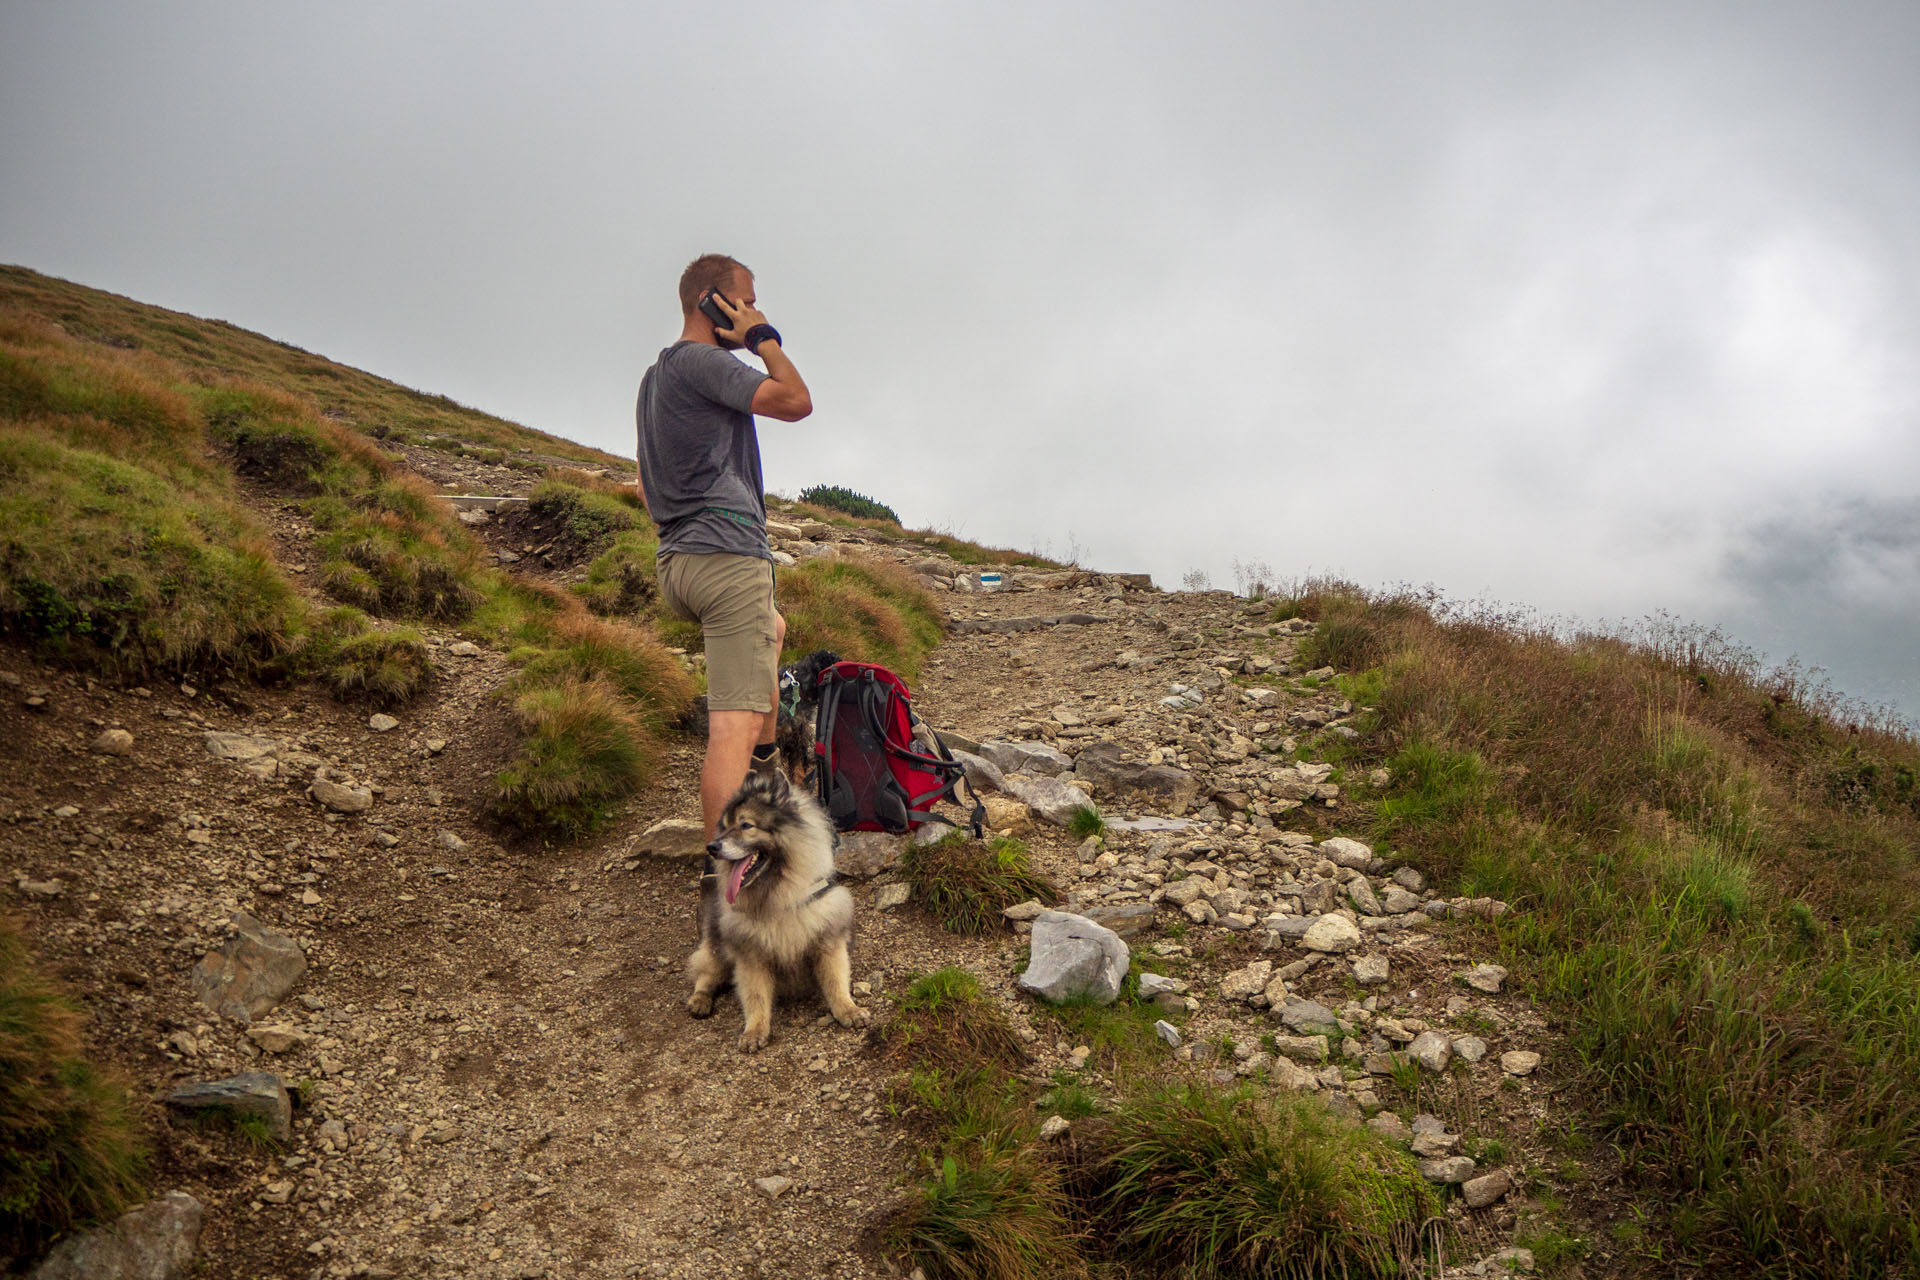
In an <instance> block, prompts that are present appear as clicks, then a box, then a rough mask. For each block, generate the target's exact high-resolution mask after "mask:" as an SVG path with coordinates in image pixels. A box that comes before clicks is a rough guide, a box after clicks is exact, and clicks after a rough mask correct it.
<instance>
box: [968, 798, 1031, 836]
mask: <svg viewBox="0 0 1920 1280" xmlns="http://www.w3.org/2000/svg"><path fill="white" fill-rule="evenodd" d="M980 803H981V804H982V805H983V806H984V807H985V808H986V811H987V825H988V826H989V827H992V828H993V829H994V830H995V831H1000V832H1004V833H1005V834H1007V835H1010V836H1023V835H1026V834H1027V833H1028V832H1030V831H1032V830H1033V810H1031V809H1029V808H1027V806H1026V805H1024V804H1021V803H1020V802H1019V801H1018V800H1015V799H1013V798H1011V797H1010V796H982V797H980Z"/></svg>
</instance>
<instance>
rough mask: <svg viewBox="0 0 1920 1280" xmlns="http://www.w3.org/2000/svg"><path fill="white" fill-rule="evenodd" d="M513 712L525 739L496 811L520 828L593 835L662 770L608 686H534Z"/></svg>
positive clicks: (579, 682)
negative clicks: (651, 772) (655, 770)
mask: <svg viewBox="0 0 1920 1280" xmlns="http://www.w3.org/2000/svg"><path fill="white" fill-rule="evenodd" d="M513 709H514V715H515V717H516V718H517V719H518V720H519V722H520V726H521V729H522V731H523V734H524V737H523V739H522V741H521V745H520V750H519V753H518V754H517V755H516V756H515V757H514V760H513V762H512V763H511V764H509V765H508V766H507V767H506V768H505V769H503V770H501V771H500V773H499V775H498V777H497V778H496V780H495V799H494V804H493V810H494V813H495V815H496V816H498V817H500V818H501V819H503V820H505V821H507V822H510V823H512V824H514V825H516V826H519V827H523V828H527V829H529V830H552V831H557V832H559V833H560V834H562V835H567V836H574V835H579V834H582V833H584V832H587V831H592V830H594V829H596V828H597V827H599V826H600V825H602V824H603V823H604V822H606V821H607V819H608V818H609V817H611V816H612V814H611V807H612V805H613V804H614V802H616V801H618V800H621V799H623V798H625V797H626V796H629V795H631V794H632V793H633V792H634V791H635V790H636V789H637V788H638V787H639V786H640V784H641V782H642V781H643V780H644V779H645V777H646V774H647V771H648V769H649V767H650V766H652V765H654V764H655V763H657V761H656V760H654V759H653V758H652V747H653V740H652V738H651V737H650V735H649V734H648V733H647V729H646V726H645V725H643V724H642V723H641V722H640V720H639V718H638V717H637V716H635V715H634V713H633V711H632V709H631V708H630V706H629V705H628V703H627V701H626V699H624V698H622V697H621V696H620V691H619V690H618V689H616V688H614V687H613V685H611V684H609V683H608V682H606V681H605V680H596V679H585V678H582V677H579V676H564V677H559V678H556V679H554V680H552V681H550V682H546V683H540V684H535V685H533V686H532V687H530V688H527V689H524V690H522V691H521V692H520V693H519V694H518V696H517V697H515V699H514V703H513Z"/></svg>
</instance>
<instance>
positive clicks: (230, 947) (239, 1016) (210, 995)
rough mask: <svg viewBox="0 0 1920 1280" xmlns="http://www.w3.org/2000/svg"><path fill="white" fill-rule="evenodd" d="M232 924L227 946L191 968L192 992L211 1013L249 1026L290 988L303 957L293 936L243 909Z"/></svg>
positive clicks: (303, 963) (304, 966) (297, 977)
mask: <svg viewBox="0 0 1920 1280" xmlns="http://www.w3.org/2000/svg"><path fill="white" fill-rule="evenodd" d="M233 926H234V928H235V929H236V930H237V931H238V932H237V934H236V935H235V936H234V937H233V938H232V939H231V940H229V941H228V943H227V945H226V946H224V947H222V948H221V949H220V950H219V951H209V952H208V953H207V954H206V955H204V956H202V957H201V959H200V963H199V964H197V965H195V966H194V970H193V990H194V995H195V996H197V997H198V998H199V1000H200V1003H201V1004H203V1005H205V1006H206V1007H207V1008H209V1009H211V1010H213V1011H214V1012H215V1013H217V1014H219V1015H221V1016H222V1017H225V1018H232V1019H233V1020H234V1021H236V1022H241V1023H247V1022H251V1021H253V1020H254V1019H255V1018H258V1017H260V1016H261V1015H263V1014H265V1013H266V1012H267V1011H268V1010H269V1009H271V1008H273V1006H275V1005H276V1004H279V1003H280V1001H281V1000H282V999H283V998H284V997H285V996H286V994H287V992H289V991H291V990H293V986H294V984H295V983H296V982H298V981H299V980H300V975H301V974H302V973H305V972H306V969H307V957H306V955H305V954H304V953H303V952H302V951H301V950H300V945H299V944H298V943H296V942H295V941H294V940H293V939H292V938H289V937H288V936H287V935H286V934H284V933H281V932H279V931H278V930H276V929H271V928H268V927H267V926H266V925H265V924H262V923H261V922H260V921H259V920H256V919H255V918H254V917H253V916H250V915H248V914H247V913H246V912H244V911H239V912H235V913H234V916H233Z"/></svg>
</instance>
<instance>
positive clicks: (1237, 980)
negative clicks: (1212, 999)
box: [1220, 960, 1273, 1000]
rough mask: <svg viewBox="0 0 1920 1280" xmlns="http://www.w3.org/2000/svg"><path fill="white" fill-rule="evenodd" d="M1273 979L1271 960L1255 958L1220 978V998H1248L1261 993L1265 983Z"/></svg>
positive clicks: (1264, 988)
mask: <svg viewBox="0 0 1920 1280" xmlns="http://www.w3.org/2000/svg"><path fill="white" fill-rule="evenodd" d="M1272 979H1273V961H1271V960H1255V961H1254V962H1253V963H1252V964H1249V965H1247V966H1246V967H1244V968H1240V969H1235V970H1234V971H1233V972H1231V973H1229V974H1227V975H1226V976H1224V977H1222V978H1221V979H1220V998H1221V999H1222V1000H1250V999H1252V998H1253V997H1254V996H1257V995H1261V994H1263V993H1264V992H1265V991H1266V989H1267V983H1268V982H1270V981H1271V980H1272Z"/></svg>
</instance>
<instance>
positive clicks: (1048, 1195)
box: [885, 1153, 1087, 1280]
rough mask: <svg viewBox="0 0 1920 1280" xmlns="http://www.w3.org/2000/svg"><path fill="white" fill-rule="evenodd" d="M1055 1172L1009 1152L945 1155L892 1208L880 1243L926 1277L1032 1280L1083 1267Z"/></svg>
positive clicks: (1083, 1269) (1063, 1274) (1075, 1271)
mask: <svg viewBox="0 0 1920 1280" xmlns="http://www.w3.org/2000/svg"><path fill="white" fill-rule="evenodd" d="M1059 1184H1060V1177H1059V1173H1058V1171H1057V1169H1056V1167H1055V1166H1054V1165H1053V1164H1052V1163H1051V1162H1049V1161H1035V1160H1030V1159H1023V1158H1021V1157H1020V1156H1019V1155H1018V1154H1015V1153H1001V1154H998V1155H983V1154H978V1153H963V1154H962V1155H959V1156H952V1155H949V1156H946V1157H945V1158H943V1159H942V1161H941V1162H940V1165H939V1168H938V1169H937V1170H936V1171H935V1173H934V1175H933V1176H932V1177H931V1178H929V1179H928V1180H927V1181H926V1182H925V1183H924V1184H922V1186H921V1187H920V1190H919V1195H918V1198H917V1201H916V1202H915V1203H914V1204H913V1205H911V1206H910V1207H909V1208H908V1209H907V1210H906V1211H905V1212H903V1213H900V1214H897V1215H895V1217H894V1218H893V1219H892V1221H891V1222H889V1223H888V1226H887V1229H886V1231H885V1239H886V1242H887V1244H888V1245H889V1246H890V1247H891V1248H892V1249H895V1250H897V1251H900V1252H903V1253H905V1254H906V1255H907V1256H908V1257H909V1258H910V1259H911V1260H912V1262H913V1264H914V1265H915V1266H917V1267H919V1268H920V1269H921V1270H923V1271H924V1272H925V1273H926V1274H927V1275H928V1276H929V1277H932V1280H1039V1278H1040V1277H1049V1278H1051V1277H1055V1276H1060V1277H1075V1276H1084V1275H1085V1274H1087V1271H1086V1266H1085V1264H1084V1263H1083V1262H1082V1260H1081V1258H1080V1254H1079V1250H1078V1248H1077V1244H1078V1232H1077V1231H1076V1229H1075V1227H1074V1224H1073V1222H1072V1219H1071V1217H1070V1206H1069V1205H1068V1204H1067V1201H1066V1198H1065V1196H1064V1195H1063V1194H1062V1193H1061V1190H1060V1185H1059Z"/></svg>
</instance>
